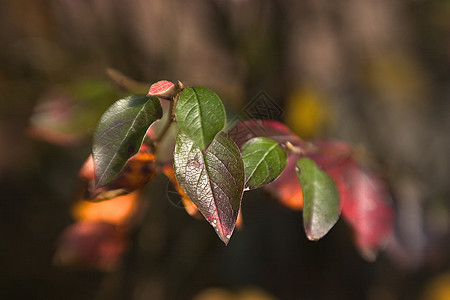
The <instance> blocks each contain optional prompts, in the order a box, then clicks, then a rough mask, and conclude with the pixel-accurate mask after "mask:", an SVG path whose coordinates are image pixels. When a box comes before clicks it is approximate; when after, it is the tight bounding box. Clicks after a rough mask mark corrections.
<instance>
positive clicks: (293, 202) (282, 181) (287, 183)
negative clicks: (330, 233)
mask: <svg viewBox="0 0 450 300" xmlns="http://www.w3.org/2000/svg"><path fill="white" fill-rule="evenodd" d="M298 159H299V156H298V155H296V154H289V156H288V159H287V164H286V167H285V168H284V170H283V172H281V174H280V176H278V178H276V179H275V180H274V181H273V182H271V183H269V184H267V185H265V186H264V189H266V190H267V191H268V192H269V193H270V194H271V195H273V196H274V197H275V198H277V199H278V201H279V202H280V203H281V204H283V205H285V206H286V207H288V208H290V209H293V210H301V209H302V208H303V193H302V186H301V185H300V181H299V180H298V178H297V175H296V173H295V165H296V163H297V160H298Z"/></svg>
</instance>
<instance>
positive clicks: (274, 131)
mask: <svg viewBox="0 0 450 300" xmlns="http://www.w3.org/2000/svg"><path fill="white" fill-rule="evenodd" d="M228 136H229V137H230V138H231V139H232V140H233V141H234V142H235V143H236V145H238V146H239V147H242V145H243V144H244V143H245V142H247V141H248V140H250V139H252V138H254V137H259V136H261V137H266V138H268V139H271V140H274V141H275V142H278V143H279V144H283V143H286V142H287V141H289V142H291V143H292V144H294V145H304V144H305V142H304V141H302V139H300V138H299V137H298V136H297V135H296V134H294V133H293V132H292V131H291V130H290V129H289V128H288V127H287V126H286V125H284V124H283V123H280V122H278V121H272V120H248V121H243V122H238V123H236V124H235V125H234V126H233V127H231V128H230V129H229V130H228Z"/></svg>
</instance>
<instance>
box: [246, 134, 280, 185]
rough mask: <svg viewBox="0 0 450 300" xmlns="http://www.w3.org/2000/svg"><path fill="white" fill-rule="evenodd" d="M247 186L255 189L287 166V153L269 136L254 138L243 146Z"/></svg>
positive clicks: (271, 179)
mask: <svg viewBox="0 0 450 300" xmlns="http://www.w3.org/2000/svg"><path fill="white" fill-rule="evenodd" d="M242 160H243V161H244V167H245V186H246V187H247V188H249V189H255V188H258V187H260V186H263V185H265V184H267V183H269V182H271V181H273V180H274V179H275V178H277V177H278V176H279V175H280V173H281V172H282V171H283V169H284V167H286V160H287V155H286V152H285V151H284V150H283V149H281V147H280V145H279V144H278V143H277V142H275V141H272V140H270V139H268V138H264V137H256V138H252V139H251V140H249V141H248V142H246V143H245V144H244V145H243V146H242Z"/></svg>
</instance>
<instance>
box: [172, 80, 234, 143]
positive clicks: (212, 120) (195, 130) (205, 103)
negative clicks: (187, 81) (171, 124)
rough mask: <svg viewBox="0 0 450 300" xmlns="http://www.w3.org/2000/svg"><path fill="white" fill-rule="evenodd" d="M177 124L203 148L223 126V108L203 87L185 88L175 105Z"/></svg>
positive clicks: (209, 91) (218, 100) (215, 97)
mask: <svg viewBox="0 0 450 300" xmlns="http://www.w3.org/2000/svg"><path fill="white" fill-rule="evenodd" d="M176 117H177V121H178V126H179V127H180V130H182V131H183V132H184V133H185V134H186V135H187V136H188V137H189V138H190V139H191V140H192V141H193V142H194V143H195V145H196V146H197V147H200V149H202V150H203V149H205V148H206V147H208V145H209V144H210V143H211V142H212V140H213V139H214V137H215V136H216V134H217V133H218V132H219V131H221V130H222V129H223V127H224V126H225V108H224V106H223V104H222V101H221V100H220V98H219V96H217V94H216V93H214V92H213V91H211V90H210V89H207V88H205V87H192V88H186V89H184V90H183V92H181V94H180V99H179V100H178V103H177V106H176Z"/></svg>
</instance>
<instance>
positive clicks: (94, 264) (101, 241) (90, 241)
mask: <svg viewBox="0 0 450 300" xmlns="http://www.w3.org/2000/svg"><path fill="white" fill-rule="evenodd" d="M125 248H126V240H125V236H124V232H123V230H122V229H121V228H120V227H118V226H116V225H113V224H110V223H106V222H100V221H94V222H91V221H82V222H77V223H75V224H73V225H71V226H70V227H68V228H67V229H66V230H65V231H64V232H63V233H62V235H61V237H60V239H59V241H58V245H57V249H56V252H55V256H54V258H53V262H54V263H55V264H56V265H58V266H64V267H79V268H96V269H100V270H103V271H112V270H114V268H115V267H116V266H117V264H118V262H119V260H120V258H121V256H122V254H123V252H124V250H125Z"/></svg>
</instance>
